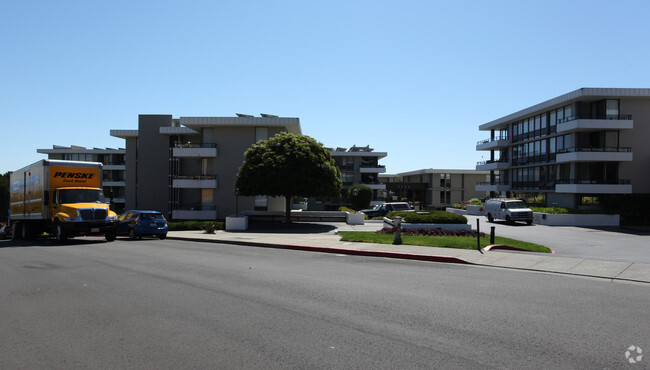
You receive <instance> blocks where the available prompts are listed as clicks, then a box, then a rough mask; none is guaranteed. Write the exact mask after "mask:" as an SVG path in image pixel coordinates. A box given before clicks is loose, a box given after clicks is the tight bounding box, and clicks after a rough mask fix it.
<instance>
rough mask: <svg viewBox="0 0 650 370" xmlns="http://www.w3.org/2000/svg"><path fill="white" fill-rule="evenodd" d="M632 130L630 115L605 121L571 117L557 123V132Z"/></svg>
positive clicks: (613, 117) (632, 124)
mask: <svg viewBox="0 0 650 370" xmlns="http://www.w3.org/2000/svg"><path fill="white" fill-rule="evenodd" d="M633 128H634V121H633V120H632V116H630V115H621V116H612V117H609V118H606V119H586V118H580V117H578V116H571V117H567V118H564V119H562V120H560V121H559V122H558V125H557V132H558V133H568V132H578V131H603V130H631V129H633Z"/></svg>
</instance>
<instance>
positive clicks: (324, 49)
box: [0, 0, 650, 173]
mask: <svg viewBox="0 0 650 370" xmlns="http://www.w3.org/2000/svg"><path fill="white" fill-rule="evenodd" d="M649 14H650V3H649V2H647V1H645V0H643V1H626V0H622V1H617V2H612V1H600V0H592V1H555V0H551V1H521V0H519V1H491V2H485V1H465V2H453V1H448V2H439V1H409V0H406V1H399V2H397V1H382V0H376V1H354V0H345V1H338V0H333V1H327V2H310V1H283V0H279V1H228V2H226V1H193V0H184V1H164V0H157V1H134V0H130V1H121V0H116V1H110V2H108V1H93V0H75V1H69V0H60V1H30V0H24V1H9V0H2V1H1V2H0V44H1V48H0V56H1V59H0V67H1V68H0V114H1V115H2V116H1V118H0V120H1V121H0V122H2V123H1V125H2V126H1V127H2V134H1V136H0V137H2V145H0V173H5V172H7V171H11V170H16V169H18V168H20V167H23V166H25V165H27V164H30V163H32V162H34V161H36V160H39V159H42V158H44V157H45V156H44V155H41V154H38V153H36V149H39V148H51V147H52V145H54V144H56V145H66V146H69V145H80V146H86V147H124V141H123V140H121V139H117V138H113V137H111V136H110V135H109V131H110V130H111V129H135V128H137V119H138V114H172V115H173V116H174V117H181V116H234V115H235V113H247V114H254V115H259V114H260V113H270V114H276V115H280V116H284V117H299V118H300V120H301V125H302V130H303V133H304V134H305V135H309V136H312V137H314V138H316V139H317V140H319V141H320V142H322V143H323V144H324V145H325V146H328V147H337V146H341V147H350V146H352V145H354V144H356V145H359V146H365V145H370V146H371V147H373V148H375V150H377V151H385V152H388V157H387V158H385V159H383V160H382V162H381V163H382V164H384V165H386V167H387V173H399V172H406V171H412V170H418V169H424V168H450V169H452V168H453V169H472V168H474V166H475V164H476V162H478V161H481V160H482V156H484V155H485V154H484V153H481V152H477V151H476V150H475V149H476V142H477V141H478V140H482V139H485V138H487V137H488V136H489V134H488V133H487V132H480V131H479V130H478V126H479V125H480V124H482V123H485V122H489V121H492V120H494V119H497V118H500V117H502V116H505V115H507V114H510V113H512V112H515V111H518V110H520V109H523V108H526V107H528V106H530V105H534V104H537V103H539V102H542V101H544V100H547V99H550V98H553V97H556V96H558V95H562V94H564V93H567V92H570V91H573V90H575V89H578V88H581V87H630V88H633V87H634V88H648V87H650V70H649V66H650V42H649V41H650V27H648V21H647V18H648V15H649Z"/></svg>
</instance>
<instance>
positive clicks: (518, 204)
mask: <svg viewBox="0 0 650 370" xmlns="http://www.w3.org/2000/svg"><path fill="white" fill-rule="evenodd" d="M506 207H508V209H521V208H528V207H526V203H524V202H522V201H518V202H507V203H506Z"/></svg>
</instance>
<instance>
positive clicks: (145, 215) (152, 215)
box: [140, 213, 164, 220]
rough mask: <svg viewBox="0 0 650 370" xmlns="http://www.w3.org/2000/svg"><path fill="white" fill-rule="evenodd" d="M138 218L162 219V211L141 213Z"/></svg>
mask: <svg viewBox="0 0 650 370" xmlns="http://www.w3.org/2000/svg"><path fill="white" fill-rule="evenodd" d="M140 219H142V220H159V219H164V217H163V215H162V213H141V214H140Z"/></svg>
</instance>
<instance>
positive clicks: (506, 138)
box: [476, 135, 508, 145]
mask: <svg viewBox="0 0 650 370" xmlns="http://www.w3.org/2000/svg"><path fill="white" fill-rule="evenodd" d="M497 140H508V136H506V135H503V136H495V137H494V138H492V139H485V140H481V141H478V142H477V143H476V145H483V144H487V143H489V142H492V141H497Z"/></svg>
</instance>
